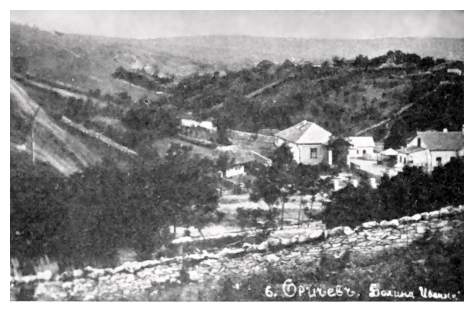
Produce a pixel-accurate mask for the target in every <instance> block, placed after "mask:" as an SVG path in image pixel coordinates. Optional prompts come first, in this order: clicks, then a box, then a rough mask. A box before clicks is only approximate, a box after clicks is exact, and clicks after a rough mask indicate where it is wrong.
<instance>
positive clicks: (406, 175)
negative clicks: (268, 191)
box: [321, 158, 464, 227]
mask: <svg viewBox="0 0 474 312" xmlns="http://www.w3.org/2000/svg"><path fill="white" fill-rule="evenodd" d="M330 199H331V201H330V202H328V203H326V204H325V210H324V211H323V213H322V214H321V218H322V220H323V222H325V223H326V224H327V226H329V227H333V226H339V225H347V226H357V225H359V224H361V223H363V222H366V221H371V220H377V221H380V220H390V219H395V218H401V217H403V216H407V215H408V216H409V215H413V214H416V213H421V212H425V211H431V210H435V209H439V208H441V207H443V206H446V205H460V204H462V203H463V202H464V162H463V160H462V159H459V158H457V159H453V160H451V161H450V162H449V163H447V164H446V165H445V166H444V167H439V168H436V169H435V170H434V171H433V173H432V175H429V174H427V173H425V172H423V171H422V169H421V168H417V167H405V168H404V169H403V172H401V173H399V174H398V175H396V176H394V177H392V178H388V176H383V177H382V179H381V182H380V185H379V186H378V188H377V189H375V190H374V189H372V188H371V187H370V186H369V184H368V183H367V182H366V181H362V182H361V183H360V185H359V186H358V187H354V186H352V185H351V184H349V185H348V186H347V187H345V188H343V189H341V190H339V191H337V192H333V193H332V194H331V197H330Z"/></svg>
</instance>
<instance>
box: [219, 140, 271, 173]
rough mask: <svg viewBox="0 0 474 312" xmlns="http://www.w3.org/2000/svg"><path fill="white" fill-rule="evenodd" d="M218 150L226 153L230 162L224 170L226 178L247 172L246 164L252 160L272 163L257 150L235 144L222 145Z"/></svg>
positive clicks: (265, 163) (266, 163)
mask: <svg viewBox="0 0 474 312" xmlns="http://www.w3.org/2000/svg"><path fill="white" fill-rule="evenodd" d="M217 150H218V151H219V153H220V154H225V155H226V156H227V158H228V159H229V163H228V165H227V167H226V168H225V171H224V172H222V176H223V177H224V178H233V177H237V176H241V175H245V174H246V170H245V169H246V166H247V165H248V164H250V163H252V162H256V163H260V164H263V165H265V166H268V165H271V160H270V159H269V158H267V157H265V156H263V155H261V154H259V153H257V152H255V151H251V150H244V149H240V148H238V147H237V146H235V145H230V146H221V147H218V148H217Z"/></svg>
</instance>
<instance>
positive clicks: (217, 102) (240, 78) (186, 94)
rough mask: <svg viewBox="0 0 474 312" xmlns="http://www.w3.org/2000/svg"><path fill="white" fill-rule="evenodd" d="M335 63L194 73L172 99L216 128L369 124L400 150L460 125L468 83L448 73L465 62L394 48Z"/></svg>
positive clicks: (348, 128) (340, 130)
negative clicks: (417, 135) (418, 133)
mask: <svg viewBox="0 0 474 312" xmlns="http://www.w3.org/2000/svg"><path fill="white" fill-rule="evenodd" d="M333 63H334V64H333V65H330V64H329V63H326V64H324V65H323V66H317V65H314V64H312V63H309V62H306V63H304V64H297V63H293V62H290V61H288V60H287V61H285V62H284V63H283V64H275V63H272V62H270V61H267V60H265V61H261V62H260V63H259V64H257V65H256V66H254V67H251V68H248V69H243V70H240V71H232V72H228V73H227V74H226V75H221V74H218V73H215V74H208V75H200V76H198V75H193V76H190V77H186V78H184V79H183V80H181V81H180V82H179V83H178V84H177V86H176V87H174V88H173V89H171V90H170V93H171V94H172V97H170V98H169V101H170V102H172V103H174V104H175V105H176V106H177V107H178V108H179V109H181V110H185V111H189V112H191V113H193V114H194V115H195V116H196V118H200V119H207V118H214V119H215V121H216V123H217V126H218V127H219V125H220V126H221V127H223V128H232V129H238V130H242V131H253V132H256V131H259V130H263V129H266V130H268V129H284V128H287V127H289V126H291V125H294V124H296V123H298V122H300V121H301V120H304V119H306V120H310V121H314V122H316V123H318V124H320V125H321V126H323V127H324V128H326V129H328V130H329V131H330V132H332V133H333V134H335V135H351V134H352V135H353V134H355V133H357V132H359V131H362V130H364V129H367V128H370V127H371V128H370V131H364V133H368V134H371V135H373V136H374V137H375V139H376V140H385V139H387V138H389V137H392V138H391V139H390V140H389V141H391V142H390V144H389V145H391V146H395V147H396V145H397V144H400V140H401V139H405V138H407V137H408V136H410V135H411V134H412V133H413V131H415V130H416V129H418V130H421V129H430V128H434V129H438V130H442V129H443V127H447V128H449V129H452V130H459V129H460V128H461V127H462V124H463V109H462V105H463V100H462V94H463V88H464V78H463V75H458V74H452V73H448V72H447V68H459V70H460V71H461V72H462V71H463V62H461V61H446V60H445V59H434V58H432V57H423V58H422V57H420V56H419V55H416V54H411V53H404V52H401V51H395V52H393V51H389V52H387V53H385V54H383V55H380V56H377V57H374V58H370V59H369V58H368V57H366V56H358V57H357V58H356V59H355V60H341V59H340V58H339V59H336V60H335V61H334V62H333ZM428 115H429V116H430V117H429V118H427V116H428ZM399 120H405V122H404V125H405V126H400V122H399ZM394 124H395V126H396V128H397V129H395V131H394V132H393V133H392V131H391V128H392V126H393V125H394ZM374 125H380V126H377V127H372V126H374ZM400 128H402V129H403V128H405V130H406V131H404V132H403V133H402V132H401V130H400ZM394 135H396V136H398V138H397V139H395V138H393V136H394Z"/></svg>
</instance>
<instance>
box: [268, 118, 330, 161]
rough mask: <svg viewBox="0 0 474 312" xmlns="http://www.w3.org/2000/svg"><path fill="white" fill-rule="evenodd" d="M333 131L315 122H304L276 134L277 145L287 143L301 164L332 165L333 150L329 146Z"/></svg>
mask: <svg viewBox="0 0 474 312" xmlns="http://www.w3.org/2000/svg"><path fill="white" fill-rule="evenodd" d="M331 135H332V134H331V132H329V131H327V130H326V129H323V128H322V127H320V126H318V125H317V124H315V123H314V122H310V121H307V120H303V121H302V122H300V123H298V124H296V125H294V126H292V127H290V128H288V129H285V130H282V131H280V132H278V133H276V134H275V145H276V146H281V145H282V144H287V145H288V147H289V148H290V150H291V153H292V154H293V158H294V159H295V161H296V162H297V163H299V164H305V165H317V164H319V163H321V162H326V163H328V164H329V165H332V151H330V150H329V148H328V143H329V139H330V137H331Z"/></svg>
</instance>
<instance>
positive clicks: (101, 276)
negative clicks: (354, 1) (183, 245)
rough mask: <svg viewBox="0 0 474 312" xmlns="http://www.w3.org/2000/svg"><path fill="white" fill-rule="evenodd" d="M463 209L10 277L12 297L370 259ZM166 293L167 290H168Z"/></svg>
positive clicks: (162, 296) (123, 295)
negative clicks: (342, 258) (347, 257)
mask: <svg viewBox="0 0 474 312" xmlns="http://www.w3.org/2000/svg"><path fill="white" fill-rule="evenodd" d="M463 212H464V207H463V206H459V207H445V208H442V209H440V210H438V211H432V212H425V213H421V214H416V215H413V216H407V217H403V218H400V219H394V220H390V221H381V222H375V221H372V222H366V223H363V224H362V225H361V226H358V227H356V228H354V229H352V228H350V227H347V226H340V227H336V228H332V229H329V230H322V229H314V228H308V229H307V230H306V231H304V232H299V233H298V234H296V235H294V236H291V235H290V236H287V237H285V236H270V238H269V239H268V240H266V241H264V242H262V243H260V244H243V246H242V247H240V248H232V249H229V248H224V249H222V250H220V251H219V252H217V253H208V252H206V251H203V252H202V253H200V254H192V255H187V256H183V257H175V258H167V259H160V260H149V261H143V262H127V263H124V264H123V265H121V266H119V267H116V268H106V269H97V268H91V267H86V268H84V269H82V270H74V271H72V272H64V273H62V274H60V275H58V276H52V274H51V273H48V272H44V273H42V274H38V275H36V276H25V277H19V278H13V279H12V280H11V286H10V288H11V294H12V299H15V298H16V296H19V295H18V294H20V293H25V292H27V291H30V293H31V296H32V298H33V299H36V300H145V299H150V298H152V299H153V300H170V298H171V297H170V296H172V298H174V299H175V298H176V297H175V296H176V293H178V294H181V296H182V298H181V299H183V300H190V299H191V300H192V299H193V296H192V294H189V291H191V290H192V289H193V288H195V287H193V285H196V283H198V284H200V285H202V284H203V283H204V284H209V285H212V283H213V282H214V281H216V280H218V279H219V278H222V277H225V276H230V275H231V276H237V277H238V278H241V279H245V278H246V277H248V276H250V275H252V274H255V273H259V272H262V270H265V267H266V266H267V265H268V264H273V265H277V266H278V267H279V268H281V269H282V270H285V269H288V270H291V268H293V267H295V266H297V265H301V264H304V263H314V264H317V263H318V261H319V260H320V259H321V256H322V255H323V254H332V255H335V256H339V255H341V254H343V253H345V252H346V251H347V250H350V251H351V253H352V254H355V255H356V256H357V255H360V256H364V257H371V256H374V255H376V254H377V253H380V252H383V251H387V250H390V249H393V248H401V247H406V246H408V245H410V244H411V243H412V242H413V241H414V240H416V239H419V238H422V237H423V236H424V235H425V233H426V232H427V231H430V232H441V233H443V234H444V235H446V237H447V239H449V237H450V236H451V235H453V233H455V232H456V231H463V226H464V214H463ZM171 293H172V294H171Z"/></svg>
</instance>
